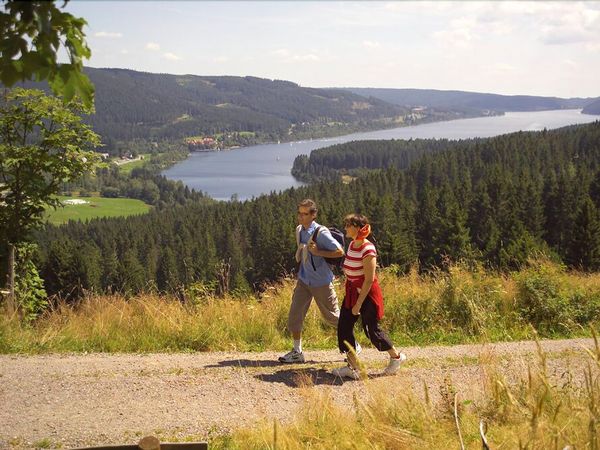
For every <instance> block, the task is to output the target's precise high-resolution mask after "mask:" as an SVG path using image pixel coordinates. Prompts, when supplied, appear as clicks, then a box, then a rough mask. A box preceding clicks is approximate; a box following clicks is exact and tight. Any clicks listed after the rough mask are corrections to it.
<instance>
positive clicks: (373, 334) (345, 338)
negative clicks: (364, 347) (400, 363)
mask: <svg viewBox="0 0 600 450" xmlns="http://www.w3.org/2000/svg"><path fill="white" fill-rule="evenodd" d="M359 317H360V318H361V319H362V326H363V330H364V331H365V334H366V335H367V337H368V338H369V339H370V340H371V342H372V343H373V345H374V346H375V348H376V349H377V350H379V351H381V352H384V351H387V350H389V349H391V348H392V347H393V346H394V344H392V341H391V340H390V338H389V336H388V335H387V333H386V332H385V331H383V330H382V329H381V327H380V326H379V320H377V309H376V308H375V304H374V303H373V302H372V301H371V299H370V298H369V297H367V298H366V299H365V301H364V302H363V304H362V306H361V308H360V316H355V315H354V314H352V310H350V309H347V308H344V307H343V306H342V309H341V310H340V320H339V322H338V329H337V336H338V347H339V349H340V352H342V353H346V352H347V351H348V346H347V345H346V342H347V343H348V344H350V346H351V347H352V348H356V340H355V339H354V324H355V323H356V321H357V320H358V318H359Z"/></svg>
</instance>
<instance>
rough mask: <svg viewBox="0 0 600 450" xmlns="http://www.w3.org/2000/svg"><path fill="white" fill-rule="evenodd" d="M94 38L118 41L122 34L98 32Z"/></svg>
mask: <svg viewBox="0 0 600 450" xmlns="http://www.w3.org/2000/svg"><path fill="white" fill-rule="evenodd" d="M94 36H96V37H99V38H108V39H119V38H122V37H123V33H115V32H111V31H98V32H97V33H94Z"/></svg>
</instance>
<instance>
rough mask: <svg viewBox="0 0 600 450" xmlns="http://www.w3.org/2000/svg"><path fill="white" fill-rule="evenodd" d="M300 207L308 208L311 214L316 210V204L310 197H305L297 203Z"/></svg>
mask: <svg viewBox="0 0 600 450" xmlns="http://www.w3.org/2000/svg"><path fill="white" fill-rule="evenodd" d="M300 207H303V208H309V211H310V213H311V214H316V213H317V211H318V208H317V204H316V203H315V201H314V200H311V199H310V198H305V199H304V200H302V201H301V202H300V203H298V208H300Z"/></svg>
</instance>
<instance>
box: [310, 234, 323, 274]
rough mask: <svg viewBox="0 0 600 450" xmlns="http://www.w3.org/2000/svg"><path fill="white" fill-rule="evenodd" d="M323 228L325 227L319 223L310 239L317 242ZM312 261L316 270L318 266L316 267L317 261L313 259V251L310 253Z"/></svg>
mask: <svg viewBox="0 0 600 450" xmlns="http://www.w3.org/2000/svg"><path fill="white" fill-rule="evenodd" d="M321 228H323V227H322V226H321V225H318V226H317V228H316V229H315V231H314V232H313V234H312V236H311V237H310V240H311V241H313V242H314V243H315V244H316V243H317V238H318V237H319V233H320V232H321ZM310 263H311V264H312V268H313V270H315V271H316V270H317V268H316V267H315V261H314V260H313V256H312V253H311V254H310Z"/></svg>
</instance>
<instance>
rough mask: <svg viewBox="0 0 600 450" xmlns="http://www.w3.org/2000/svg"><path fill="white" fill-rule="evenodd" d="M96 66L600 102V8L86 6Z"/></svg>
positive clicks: (80, 2) (80, 0) (76, 3)
mask: <svg viewBox="0 0 600 450" xmlns="http://www.w3.org/2000/svg"><path fill="white" fill-rule="evenodd" d="M65 10H66V11H68V12H70V13H71V14H73V15H75V16H77V17H83V18H84V19H86V21H87V22H88V26H87V27H86V28H85V32H86V36H87V41H88V45H89V46H90V48H91V50H92V58H91V59H90V60H88V61H87V62H86V65H89V66H91V67H118V68H128V69H134V70H139V71H146V72H155V73H172V74H192V75H236V76H247V75H250V76H256V77H261V78H269V79H282V80H289V81H293V82H295V83H298V84H299V85H301V86H304V87H380V88H421V89H442V90H463V91H472V92H490V93H498V94H507V95H516V94H521V95H540V96H557V97H598V96H600V81H599V80H600V1H592V2H561V1H538V2H522V1H519V2H508V1H504V2H501V1H492V2H483V1H482V2H478V1H468V2H449V1H448V2H445V1H440V2H423V1H421V2H334V1H331V2H325V1H307V2H298V1H296V2H275V1H266V2H254V1H244V2H234V1H225V2H204V1H202V2H201V1H184V2H177V1H169V2H162V1H151V2H143V1H84V0H72V1H71V2H69V3H68V4H67V6H66V8H65Z"/></svg>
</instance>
